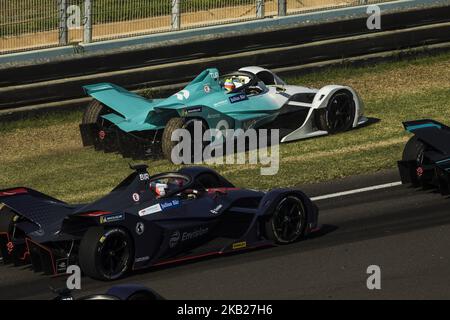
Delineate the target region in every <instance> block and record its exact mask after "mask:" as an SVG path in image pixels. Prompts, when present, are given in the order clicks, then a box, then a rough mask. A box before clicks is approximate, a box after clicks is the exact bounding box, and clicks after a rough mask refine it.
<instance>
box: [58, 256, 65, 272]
mask: <svg viewBox="0 0 450 320" xmlns="http://www.w3.org/2000/svg"><path fill="white" fill-rule="evenodd" d="M67 267H68V259H67V258H63V259H58V260H56V272H57V273H64V272H66V270H67Z"/></svg>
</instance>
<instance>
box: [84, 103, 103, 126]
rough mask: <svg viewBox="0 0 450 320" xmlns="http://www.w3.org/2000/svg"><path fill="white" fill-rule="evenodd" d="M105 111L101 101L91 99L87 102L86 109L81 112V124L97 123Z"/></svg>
mask: <svg viewBox="0 0 450 320" xmlns="http://www.w3.org/2000/svg"><path fill="white" fill-rule="evenodd" d="M105 111H106V107H105V105H104V104H103V103H101V102H100V101H97V100H93V101H91V102H90V103H89V105H88V106H87V108H86V110H85V111H84V113H83V119H82V121H81V123H82V124H91V123H97V122H98V121H99V118H100V116H101V115H102V114H104V113H105Z"/></svg>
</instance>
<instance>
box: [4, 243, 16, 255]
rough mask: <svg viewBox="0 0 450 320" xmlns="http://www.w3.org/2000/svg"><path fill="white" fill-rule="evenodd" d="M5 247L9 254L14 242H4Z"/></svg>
mask: <svg viewBox="0 0 450 320" xmlns="http://www.w3.org/2000/svg"><path fill="white" fill-rule="evenodd" d="M6 248H7V249H8V253H9V254H11V253H12V252H13V250H14V243H12V242H11V241H10V242H8V243H7V244H6Z"/></svg>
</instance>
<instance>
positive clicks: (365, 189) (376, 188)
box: [311, 181, 402, 201]
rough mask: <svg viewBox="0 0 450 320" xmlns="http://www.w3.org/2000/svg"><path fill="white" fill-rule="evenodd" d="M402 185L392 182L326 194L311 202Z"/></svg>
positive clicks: (314, 198)
mask: <svg viewBox="0 0 450 320" xmlns="http://www.w3.org/2000/svg"><path fill="white" fill-rule="evenodd" d="M401 184H402V183H401V181H397V182H391V183H386V184H380V185H378V186H372V187H367V188H361V189H355V190H349V191H343V192H337V193H331V194H326V195H323V196H318V197H313V198H311V200H312V201H319V200H325V199H331V198H337V197H343V196H348V195H350V194H355V193H362V192H368V191H373V190H379V189H386V188H392V187H396V186H399V185H401Z"/></svg>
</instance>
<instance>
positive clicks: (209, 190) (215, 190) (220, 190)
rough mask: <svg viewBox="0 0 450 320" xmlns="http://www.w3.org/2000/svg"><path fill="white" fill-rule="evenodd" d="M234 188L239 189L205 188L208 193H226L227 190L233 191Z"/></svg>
mask: <svg viewBox="0 0 450 320" xmlns="http://www.w3.org/2000/svg"><path fill="white" fill-rule="evenodd" d="M234 190H240V189H239V188H211V189H206V191H208V193H216V192H219V193H227V191H234Z"/></svg>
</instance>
